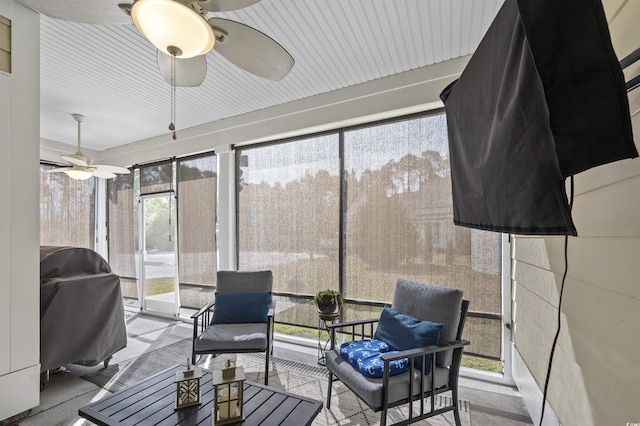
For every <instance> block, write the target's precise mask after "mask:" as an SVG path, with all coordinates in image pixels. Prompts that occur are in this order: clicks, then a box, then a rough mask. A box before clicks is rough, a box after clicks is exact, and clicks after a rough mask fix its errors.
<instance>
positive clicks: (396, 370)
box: [358, 351, 409, 379]
mask: <svg viewBox="0 0 640 426" xmlns="http://www.w3.org/2000/svg"><path fill="white" fill-rule="evenodd" d="M395 352H398V351H389V352H387V353H388V354H392V353H395ZM380 355H382V354H376V355H373V356H370V357H369V358H366V359H363V360H361V361H359V362H358V370H359V371H360V373H361V374H362V375H363V376H365V377H371V378H374V379H379V378H381V377H382V371H383V370H384V362H383V361H382V360H381V359H380ZM408 369H409V360H408V359H407V358H402V359H397V360H395V361H391V362H390V363H389V376H395V375H396V374H401V373H404V372H405V371H407V370H408Z"/></svg>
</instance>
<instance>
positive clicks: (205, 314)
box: [191, 300, 216, 340]
mask: <svg viewBox="0 0 640 426" xmlns="http://www.w3.org/2000/svg"><path fill="white" fill-rule="evenodd" d="M215 304H216V301H215V300H214V301H213V302H211V303H209V304H207V305H206V306H205V307H203V308H201V309H200V310H199V311H198V312H196V313H195V314H193V315H191V319H192V320H193V339H194V340H195V338H196V337H198V328H199V329H200V333H202V332H203V331H204V330H205V329H206V328H207V326H208V325H209V323H210V322H211V309H212V308H213V306H214V305H215ZM201 317H202V321H199V319H200V318H201ZM198 323H200V324H198Z"/></svg>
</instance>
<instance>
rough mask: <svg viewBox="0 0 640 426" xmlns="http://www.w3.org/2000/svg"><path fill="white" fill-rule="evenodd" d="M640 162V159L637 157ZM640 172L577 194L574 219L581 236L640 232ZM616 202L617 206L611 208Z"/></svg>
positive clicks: (636, 234)
mask: <svg viewBox="0 0 640 426" xmlns="http://www.w3.org/2000/svg"><path fill="white" fill-rule="evenodd" d="M636 163H637V164H638V165H639V166H640V160H636ZM630 194H640V174H638V175H636V176H634V177H632V178H629V179H625V180H622V181H619V182H616V183H615V184H612V185H607V186H605V187H603V188H600V189H598V190H597V191H590V192H587V193H585V194H582V195H579V196H577V197H576V198H575V201H574V204H573V221H574V223H575V225H576V228H577V229H578V235H579V236H580V237H635V236H640V197H637V196H636V197H633V196H629V195H630ZM611 206H615V208H611Z"/></svg>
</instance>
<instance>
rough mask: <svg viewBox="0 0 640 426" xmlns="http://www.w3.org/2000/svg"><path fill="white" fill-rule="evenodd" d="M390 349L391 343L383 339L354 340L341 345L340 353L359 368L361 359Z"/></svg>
mask: <svg viewBox="0 0 640 426" xmlns="http://www.w3.org/2000/svg"><path fill="white" fill-rule="evenodd" d="M390 350H391V348H390V347H389V345H388V344H386V343H385V342H383V341H381V340H354V341H352V342H346V343H343V344H342V345H340V355H341V356H342V358H344V359H345V360H347V361H348V362H349V364H351V365H352V366H353V367H354V368H359V362H360V361H361V360H363V359H366V358H369V357H371V356H373V355H376V354H378V355H379V354H381V353H385V352H389V351H390Z"/></svg>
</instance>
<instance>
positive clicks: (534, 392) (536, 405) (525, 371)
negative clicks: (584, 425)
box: [512, 346, 560, 426]
mask: <svg viewBox="0 0 640 426" xmlns="http://www.w3.org/2000/svg"><path fill="white" fill-rule="evenodd" d="M512 352H513V355H512V359H513V379H514V381H515V383H516V386H517V387H518V390H519V391H520V395H522V401H523V402H524V405H525V406H526V407H527V411H528V412H529V416H530V417H531V420H532V421H533V424H535V425H538V424H540V415H541V411H542V391H541V390H540V388H539V387H538V383H537V382H536V381H535V379H534V378H533V375H532V374H531V372H530V371H529V368H528V367H527V365H526V364H525V362H524V359H522V356H520V353H519V352H518V349H517V348H516V347H515V346H513V351H512ZM557 425H560V422H559V420H558V417H557V416H556V413H555V412H554V411H553V408H551V406H550V405H549V403H548V402H546V401H545V408H544V422H543V423H542V426H557Z"/></svg>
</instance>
